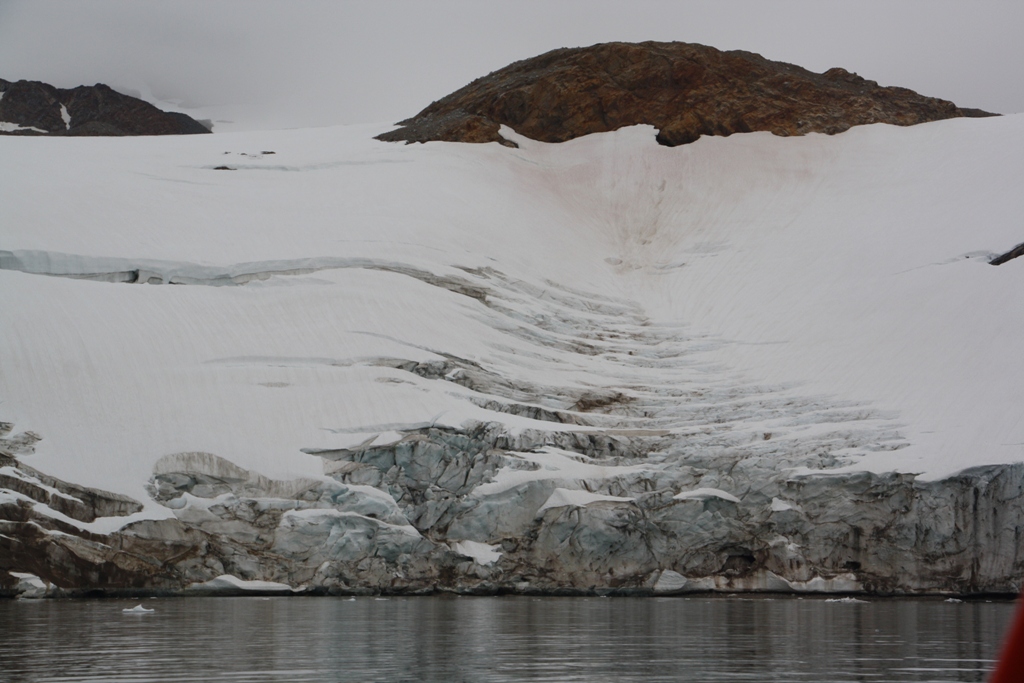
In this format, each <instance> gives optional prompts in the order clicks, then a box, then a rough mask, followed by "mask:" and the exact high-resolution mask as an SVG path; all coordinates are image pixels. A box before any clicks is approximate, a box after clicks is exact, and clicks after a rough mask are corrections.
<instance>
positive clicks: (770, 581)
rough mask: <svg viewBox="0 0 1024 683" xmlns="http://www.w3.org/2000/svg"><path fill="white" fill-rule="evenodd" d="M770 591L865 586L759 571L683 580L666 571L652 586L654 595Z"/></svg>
mask: <svg viewBox="0 0 1024 683" xmlns="http://www.w3.org/2000/svg"><path fill="white" fill-rule="evenodd" d="M708 591H713V592H719V591H724V592H732V591H749V592H770V593H862V592H864V587H863V585H861V583H860V581H858V580H857V577H856V575H855V574H850V573H846V574H839V575H837V576H833V577H830V578H824V577H821V576H815V577H813V578H811V579H809V580H807V581H788V580H786V579H784V578H782V577H781V576H779V575H778V574H775V573H774V572H771V571H768V570H758V571H756V572H754V573H752V574H750V575H748V576H721V575H720V576H700V577H686V576H683V575H682V574H680V573H678V572H674V571H672V570H671V569H666V570H665V571H663V572H661V574H660V575H659V576H658V579H657V581H655V583H654V592H655V593H660V594H672V593H703V592H708Z"/></svg>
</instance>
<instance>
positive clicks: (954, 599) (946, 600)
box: [943, 598, 963, 602]
mask: <svg viewBox="0 0 1024 683" xmlns="http://www.w3.org/2000/svg"><path fill="white" fill-rule="evenodd" d="M943 602H963V600H961V599H959V598H946V599H945V600H943Z"/></svg>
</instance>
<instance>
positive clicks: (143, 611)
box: [121, 605, 156, 614]
mask: <svg viewBox="0 0 1024 683" xmlns="http://www.w3.org/2000/svg"><path fill="white" fill-rule="evenodd" d="M121 611H122V612H123V613H124V614H149V613H150V612H155V611H156V610H155V609H146V608H145V607H143V606H142V605H136V606H135V607H132V608H125V609H123V610H121Z"/></svg>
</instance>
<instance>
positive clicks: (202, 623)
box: [0, 597, 1013, 683]
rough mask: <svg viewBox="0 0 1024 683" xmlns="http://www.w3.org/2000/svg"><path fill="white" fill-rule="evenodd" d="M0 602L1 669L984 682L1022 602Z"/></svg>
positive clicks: (253, 675) (177, 677) (145, 681)
mask: <svg viewBox="0 0 1024 683" xmlns="http://www.w3.org/2000/svg"><path fill="white" fill-rule="evenodd" d="M137 603H138V601H132V602H129V601H125V600H81V601H70V600H68V601H52V600H46V601H28V600H22V601H0V681H4V682H5V683H6V682H12V683H14V682H17V683H23V682H24V683H28V682H33V683H35V682H43V681H111V682H124V681H133V682H138V683H155V682H159V681H230V682H246V681H259V682H270V681H275V682H276V681H282V682H284V681H287V682H289V683H291V682H301V681H318V682H319V681H326V682H330V683H341V682H349V681H352V682H356V681H358V682H363V681H388V682H392V681H430V682H434V681H437V682H444V683H459V682H466V683H470V682H475V681H488V682H497V683H501V682H504V681H558V682H562V681H587V682H588V683H600V682H604V681H609V682H611V681H615V682H633V681H636V682H639V681H643V682H645V683H648V682H652V681H653V682H656V681H813V682H817V683H831V682H834V681H868V682H879V683H881V682H884V681H984V680H985V675H986V672H988V671H989V670H991V668H992V666H993V665H994V661H993V660H994V659H995V657H996V655H997V652H998V648H999V642H1000V639H1001V638H1002V636H1003V633H1004V632H1005V629H1006V628H1007V626H1008V623H1009V621H1010V620H1011V618H1012V616H1013V605H1012V604H1011V603H1009V602H964V603H946V602H942V601H931V600H899V601H896V600H875V601H871V602H868V603H852V604H851V603H835V602H825V601H824V600H822V599H810V598H807V599H803V600H799V599H795V598H778V599H774V600H773V599H768V598H757V599H741V598H735V597H733V598H533V597H497V598H471V597H464V598H456V597H419V598H390V599H379V598H372V597H369V598H358V599H356V600H349V599H347V598H258V597H252V598H179V599H159V600H144V601H142V603H143V604H144V605H145V606H146V607H149V608H152V609H154V610H155V611H154V612H153V613H150V614H145V615H137V614H122V613H121V610H122V609H123V608H125V607H132V606H134V605H135V604H137Z"/></svg>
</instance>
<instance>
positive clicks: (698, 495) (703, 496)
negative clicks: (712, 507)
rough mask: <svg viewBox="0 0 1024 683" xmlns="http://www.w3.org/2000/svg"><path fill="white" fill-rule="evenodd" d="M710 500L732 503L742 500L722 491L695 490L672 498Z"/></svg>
mask: <svg viewBox="0 0 1024 683" xmlns="http://www.w3.org/2000/svg"><path fill="white" fill-rule="evenodd" d="M708 498H721V499H722V500H727V501H729V502H732V503H738V502H740V499H739V498H737V497H736V496H734V495H732V494H731V493H726V492H725V491H723V490H721V489H694V490H692V491H683V492H681V493H677V494H676V495H674V496H672V499H673V500H707V499H708Z"/></svg>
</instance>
